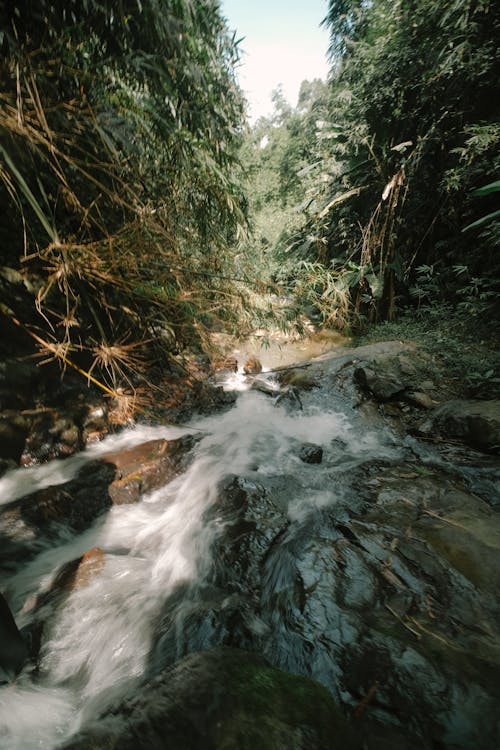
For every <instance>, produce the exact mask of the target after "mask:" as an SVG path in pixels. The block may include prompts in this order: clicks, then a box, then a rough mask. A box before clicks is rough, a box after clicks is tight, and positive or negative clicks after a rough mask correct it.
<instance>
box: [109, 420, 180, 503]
mask: <svg viewBox="0 0 500 750" xmlns="http://www.w3.org/2000/svg"><path fill="white" fill-rule="evenodd" d="M193 444H194V438H193V437H192V436H191V435H186V436H184V437H181V438H179V439H177V440H150V441H148V442H147V443H141V444H140V445H136V446H134V447H133V448H129V449H127V450H122V451H114V452H110V453H105V454H104V455H103V457H102V461H104V462H106V463H108V464H113V465H114V466H115V467H116V477H115V479H114V481H113V482H112V484H111V486H110V487H109V495H110V497H111V500H112V502H113V504H114V505H122V504H125V503H136V502H138V501H139V500H140V499H141V497H142V496H143V495H144V494H146V493H148V492H152V491H153V490H156V489H158V488H159V487H161V486H163V485H164V484H166V483H167V482H169V481H170V480H171V479H173V478H174V477H175V476H176V475H177V474H178V473H179V472H180V471H184V469H185V468H186V464H185V458H186V454H187V453H188V452H189V450H190V449H191V448H192V446H193Z"/></svg>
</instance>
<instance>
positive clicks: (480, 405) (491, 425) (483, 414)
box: [420, 400, 500, 453]
mask: <svg viewBox="0 0 500 750" xmlns="http://www.w3.org/2000/svg"><path fill="white" fill-rule="evenodd" d="M420 432H421V433H422V434H431V433H435V432H437V433H439V434H440V435H444V436H445V437H450V438H458V439H460V440H463V441H464V442H466V443H467V444H468V445H471V446H474V447H477V448H480V449H482V450H486V451H491V452H495V453H498V452H499V451H500V400H492V401H460V400H455V401H447V402H445V403H444V404H441V406H438V407H437V409H435V410H434V411H433V412H432V413H431V414H430V415H429V418H428V419H427V420H426V421H425V422H424V423H423V424H422V425H420Z"/></svg>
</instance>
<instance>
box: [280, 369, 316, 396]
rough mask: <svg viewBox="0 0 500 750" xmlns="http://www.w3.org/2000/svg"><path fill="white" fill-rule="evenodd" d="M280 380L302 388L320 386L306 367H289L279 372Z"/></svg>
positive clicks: (284, 383) (308, 388)
mask: <svg viewBox="0 0 500 750" xmlns="http://www.w3.org/2000/svg"><path fill="white" fill-rule="evenodd" d="M279 381H280V383H281V384H282V385H285V386H286V385H290V386H293V387H294V388H299V389H302V390H306V391H308V390H311V389H312V388H316V387H318V380H317V378H315V377H314V376H313V375H311V373H309V372H308V370H307V369H306V368H302V369H298V368H296V369H294V370H291V369H287V370H285V371H284V372H282V373H279Z"/></svg>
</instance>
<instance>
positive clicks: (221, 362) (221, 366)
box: [213, 357, 238, 372]
mask: <svg viewBox="0 0 500 750" xmlns="http://www.w3.org/2000/svg"><path fill="white" fill-rule="evenodd" d="M213 367H214V370H216V371H217V372H221V371H224V372H238V360H237V359H236V357H224V358H223V359H218V360H216V361H215V362H214V366H213Z"/></svg>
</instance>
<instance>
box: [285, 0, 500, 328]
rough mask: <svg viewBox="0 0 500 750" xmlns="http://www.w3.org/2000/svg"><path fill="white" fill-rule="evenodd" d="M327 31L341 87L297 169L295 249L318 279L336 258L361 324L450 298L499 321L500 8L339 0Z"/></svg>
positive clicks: (463, 1)
mask: <svg viewBox="0 0 500 750" xmlns="http://www.w3.org/2000/svg"><path fill="white" fill-rule="evenodd" d="M325 23H326V24H327V25H328V27H329V28H330V31H331V54H332V71H331V82H330V91H329V97H328V101H327V108H326V113H324V114H323V117H322V120H323V122H322V127H321V128H317V129H316V130H315V131H310V133H309V138H310V141H314V145H313V144H311V142H310V143H309V146H308V148H309V153H313V154H314V159H313V160H311V162H310V170H311V171H310V172H307V170H305V171H304V170H303V171H302V173H301V172H298V173H297V172H296V173H295V175H296V178H297V181H296V182H295V183H294V184H293V190H294V191H295V194H296V195H300V194H302V195H303V196H306V202H305V203H304V212H305V215H304V221H303V222H302V226H299V227H297V226H296V227H295V232H294V234H293V236H292V235H290V236H291V239H290V242H289V243H288V245H289V247H290V248H291V253H292V254H294V255H295V257H297V258H298V259H299V260H304V259H306V260H308V261H309V262H311V263H313V264H315V265H314V268H316V271H317V279H316V281H314V280H313V278H312V276H311V277H310V281H311V283H313V285H314V284H315V283H320V284H321V275H322V274H323V273H324V271H323V268H324V269H325V270H327V271H328V269H329V268H330V264H331V262H332V260H333V259H335V264H336V266H335V267H336V273H337V274H339V273H340V274H342V272H343V270H344V273H345V275H346V286H347V287H348V288H349V289H350V297H351V315H352V319H353V320H354V321H361V320H363V319H365V318H366V319H368V320H369V321H376V320H381V319H384V318H389V319H390V318H392V317H394V315H395V313H396V310H397V309H398V307H403V306H405V305H410V306H414V305H415V306H417V307H420V308H421V307H422V306H428V305H429V304H431V303H435V302H437V301H439V300H448V301H450V302H452V303H453V304H454V305H458V307H459V309H460V310H462V312H464V313H465V312H466V313H467V314H469V315H483V316H484V315H488V316H491V315H492V314H498V308H496V311H495V299H497V298H498V297H495V292H498V291H500V290H499V279H500V261H499V257H500V255H499V253H498V250H499V249H500V229H499V223H498V216H499V215H500V214H499V212H498V203H497V199H498V192H497V187H496V186H497V182H494V180H495V177H496V176H497V175H498V173H499V169H500V149H499V145H500V117H499V114H500V104H499V99H498V97H497V96H496V95H495V92H496V88H497V85H498V79H499V76H500V66H499V58H498V55H497V54H496V47H497V40H498V37H499V34H500V6H499V5H498V3H495V2H492V1H490V0H478V2H474V3H470V2H468V0H454V2H452V3H441V2H438V1H437V0H415V2H411V3H409V2H405V1H403V0H398V1H397V2H389V0H373V2H369V3H367V2H363V1H362V0H330V3H329V12H328V15H327V18H326V20H325ZM285 161H286V158H285ZM287 189H289V188H287ZM464 230H466V231H464ZM318 263H319V264H320V266H322V268H320V267H319V266H318V265H317V264H318ZM352 263H354V265H355V266H356V267H358V268H359V278H358V282H357V284H355V285H352V284H351V283H350V279H351V267H350V264H352ZM459 265H463V266H466V267H467V269H468V271H467V273H468V284H466V285H465V287H467V288H468V290H469V291H467V292H465V291H463V289H464V285H463V284H462V282H463V278H459V276H458V275H457V274H456V273H455V272H454V270H453V268H454V266H459ZM299 270H300V269H299ZM472 279H475V280H476V281H478V283H476V284H475V285H474V289H475V290H477V291H474V292H473V291H472V286H471V284H472ZM465 300H467V301H468V302H467V308H466V307H465V306H464V304H463V303H464V301H465ZM473 300H475V301H476V302H479V304H472V302H471V301H473Z"/></svg>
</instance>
